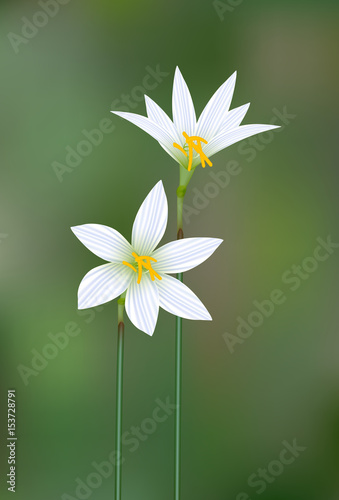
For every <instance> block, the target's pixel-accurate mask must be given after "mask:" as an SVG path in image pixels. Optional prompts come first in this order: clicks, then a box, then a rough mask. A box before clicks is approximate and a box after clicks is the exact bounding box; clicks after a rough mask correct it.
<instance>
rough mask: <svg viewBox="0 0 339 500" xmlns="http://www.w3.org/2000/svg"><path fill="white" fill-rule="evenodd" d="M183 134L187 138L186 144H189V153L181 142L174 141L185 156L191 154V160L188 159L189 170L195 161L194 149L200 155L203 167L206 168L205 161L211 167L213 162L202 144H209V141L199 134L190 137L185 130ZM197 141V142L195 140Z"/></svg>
mask: <svg viewBox="0 0 339 500" xmlns="http://www.w3.org/2000/svg"><path fill="white" fill-rule="evenodd" d="M182 135H183V136H184V137H185V139H186V144H187V146H188V155H187V152H186V151H185V150H184V148H183V147H182V146H180V144H177V143H176V142H174V143H173V146H174V147H175V148H177V149H179V150H180V151H181V152H182V153H184V155H185V156H189V161H188V168H187V170H188V171H190V170H191V168H192V163H193V149H194V151H195V152H196V153H198V155H200V161H201V165H202V167H203V168H205V162H206V163H207V164H208V165H209V166H210V167H211V166H212V165H213V163H212V162H211V161H210V160H209V159H208V158H207V156H206V155H205V153H204V152H203V150H202V145H201V143H202V142H203V143H204V144H208V142H207V141H206V140H205V139H203V138H202V137H198V136H197V135H192V136H191V137H189V136H188V135H187V134H186V132H183V133H182ZM194 141H196V142H194Z"/></svg>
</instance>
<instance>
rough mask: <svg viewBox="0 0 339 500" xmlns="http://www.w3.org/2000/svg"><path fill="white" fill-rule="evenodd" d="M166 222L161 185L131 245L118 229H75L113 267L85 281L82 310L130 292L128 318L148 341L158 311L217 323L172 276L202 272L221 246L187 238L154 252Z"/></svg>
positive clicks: (143, 210)
mask: <svg viewBox="0 0 339 500" xmlns="http://www.w3.org/2000/svg"><path fill="white" fill-rule="evenodd" d="M167 218H168V205H167V198H166V194H165V191H164V188H163V184H162V182H161V181H160V182H158V184H156V185H155V187H154V188H153V189H152V190H151V192H150V193H149V194H148V196H147V197H146V199H145V201H144V202H143V203H142V205H141V207H140V209H139V211H138V213H137V216H136V218H135V220H134V224H133V229H132V243H131V244H130V243H129V242H128V241H127V240H126V239H125V238H124V237H123V236H122V235H121V234H120V233H119V232H118V231H116V230H115V229H112V228H110V227H107V226H102V225H100V224H84V225H81V226H75V227H72V228H71V229H72V231H73V233H74V234H75V235H76V237H77V238H78V239H79V240H80V241H81V242H82V243H83V244H84V245H85V246H86V247H87V248H88V249H89V250H91V252H93V253H94V254H95V255H97V256H98V257H101V258H102V259H103V260H105V261H107V262H108V263H107V264H104V265H102V266H99V267H96V268H94V269H92V270H91V271H89V272H88V273H87V274H86V276H85V277H84V278H83V280H82V281H81V283H80V286H79V291H78V307H79V309H86V308H88V307H94V306H97V305H100V304H104V303H106V302H108V301H110V300H113V299H115V298H116V297H119V296H120V295H121V294H122V293H124V292H126V291H127V292H126V302H125V307H126V312H127V315H128V316H129V318H130V320H131V322H132V323H133V324H134V325H135V326H136V327H137V328H139V329H140V330H142V331H143V332H145V333H147V334H148V335H153V332H154V329H155V325H156V322H157V319H158V313H159V306H160V307H162V308H163V309H165V310H166V311H168V312H170V313H171V314H174V315H175V316H180V317H182V318H186V319H192V320H211V319H212V318H211V316H210V314H209V312H208V311H207V309H206V307H205V306H204V305H203V304H202V302H201V301H200V300H199V299H198V297H197V296H196V295H195V294H194V293H193V292H192V291H191V290H190V289H189V288H188V287H187V286H186V285H184V284H183V283H181V282H180V281H179V280H177V279H176V278H174V277H172V276H169V274H174V273H181V272H185V271H188V270H189V269H193V268H194V267H196V266H198V265H199V264H201V263H202V262H204V261H205V260H206V259H208V257H210V256H211V255H212V253H213V252H214V251H215V250H216V249H217V248H218V246H219V245H220V244H221V243H222V240H220V239H216V238H186V239H183V240H177V241H172V242H171V243H167V244H166V245H164V246H162V247H160V248H158V249H155V248H156V246H157V245H158V243H159V242H160V240H161V238H162V237H163V235H164V232H165V229H166V226H167Z"/></svg>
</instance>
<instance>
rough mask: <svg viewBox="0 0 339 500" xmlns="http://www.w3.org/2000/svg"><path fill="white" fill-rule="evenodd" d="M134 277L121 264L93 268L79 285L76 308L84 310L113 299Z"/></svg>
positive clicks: (128, 269)
mask: <svg viewBox="0 0 339 500" xmlns="http://www.w3.org/2000/svg"><path fill="white" fill-rule="evenodd" d="M134 275H135V272H134V271H133V270H132V269H131V268H130V267H128V266H124V265H123V264H104V265H103V266H99V267H95V268H94V269H92V270H91V271H89V273H87V274H86V276H85V277H84V278H83V280H82V281H81V283H80V286H79V290H78V308H79V309H86V308H87V307H94V306H98V305H100V304H105V302H109V301H110V300H113V299H115V298H116V297H118V296H119V295H121V294H122V293H123V292H124V291H125V290H126V288H127V287H128V285H129V284H130V282H131V280H132V279H133V277H134Z"/></svg>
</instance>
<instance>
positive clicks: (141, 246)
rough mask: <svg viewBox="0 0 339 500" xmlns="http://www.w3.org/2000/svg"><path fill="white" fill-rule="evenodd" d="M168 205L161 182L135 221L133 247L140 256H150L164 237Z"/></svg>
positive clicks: (151, 192)
mask: <svg viewBox="0 0 339 500" xmlns="http://www.w3.org/2000/svg"><path fill="white" fill-rule="evenodd" d="M167 217H168V204H167V198H166V194H165V190H164V186H163V184H162V182H161V181H159V182H158V184H156V185H155V186H154V188H153V189H152V190H151V191H150V193H149V194H148V195H147V197H146V199H145V201H144V202H143V203H142V205H141V207H140V208H139V211H138V213H137V216H136V218H135V220H134V224H133V229H132V246H133V248H134V250H135V251H136V252H137V254H138V255H139V256H141V255H147V256H149V255H150V254H151V253H152V251H153V250H154V248H155V247H156V246H157V244H158V243H159V241H160V240H161V238H162V237H163V235H164V232H165V229H166V225H167Z"/></svg>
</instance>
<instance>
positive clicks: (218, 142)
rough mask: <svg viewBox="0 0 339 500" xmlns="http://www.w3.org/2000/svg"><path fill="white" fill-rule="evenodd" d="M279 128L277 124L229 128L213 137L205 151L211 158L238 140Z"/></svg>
mask: <svg viewBox="0 0 339 500" xmlns="http://www.w3.org/2000/svg"><path fill="white" fill-rule="evenodd" d="M275 128H279V126H277V125H242V126H241V127H238V128H235V129H234V130H227V131H225V132H221V133H220V134H219V135H217V136H216V137H215V138H214V139H212V140H211V141H210V142H209V143H208V144H207V145H206V146H205V147H204V153H205V155H206V156H207V157H208V158H210V157H211V156H212V155H214V154H215V153H218V152H219V151H221V150H222V149H225V148H227V147H229V146H231V145H232V144H235V143H236V142H239V141H242V140H243V139H247V138H248V137H252V135H256V134H261V133H262V132H267V131H268V130H273V129H275Z"/></svg>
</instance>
